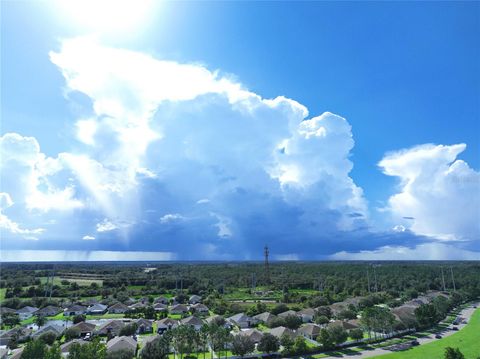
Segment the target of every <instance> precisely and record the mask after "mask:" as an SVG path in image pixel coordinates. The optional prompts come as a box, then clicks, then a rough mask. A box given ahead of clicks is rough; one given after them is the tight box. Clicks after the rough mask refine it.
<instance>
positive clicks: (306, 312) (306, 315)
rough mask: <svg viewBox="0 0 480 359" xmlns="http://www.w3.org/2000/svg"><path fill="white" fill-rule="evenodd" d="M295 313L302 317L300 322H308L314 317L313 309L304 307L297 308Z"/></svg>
mask: <svg viewBox="0 0 480 359" xmlns="http://www.w3.org/2000/svg"><path fill="white" fill-rule="evenodd" d="M297 315H298V316H299V317H300V318H302V322H304V323H310V322H313V318H314V317H315V309H313V308H305V309H302V310H299V311H298V312H297Z"/></svg>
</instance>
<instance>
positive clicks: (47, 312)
mask: <svg viewBox="0 0 480 359" xmlns="http://www.w3.org/2000/svg"><path fill="white" fill-rule="evenodd" d="M61 311H62V308H59V307H56V306H54V305H48V306H46V307H45V308H42V309H39V310H37V311H36V312H35V315H41V316H44V317H53V316H55V315H57V314H58V313H60V312H61Z"/></svg>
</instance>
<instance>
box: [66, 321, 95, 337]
mask: <svg viewBox="0 0 480 359" xmlns="http://www.w3.org/2000/svg"><path fill="white" fill-rule="evenodd" d="M95 327H96V325H95V324H92V323H87V322H80V323H77V324H74V325H72V326H71V327H70V328H69V330H75V331H77V332H78V333H79V334H80V337H82V338H83V337H85V336H86V335H87V334H89V335H92V334H93V332H94V331H95Z"/></svg>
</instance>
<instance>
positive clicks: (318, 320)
mask: <svg viewBox="0 0 480 359" xmlns="http://www.w3.org/2000/svg"><path fill="white" fill-rule="evenodd" d="M329 321H330V320H329V319H328V318H327V317H326V316H324V315H318V316H316V317H315V323H317V324H319V325H325V324H327V323H328V322H329Z"/></svg>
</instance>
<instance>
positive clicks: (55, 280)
mask: <svg viewBox="0 0 480 359" xmlns="http://www.w3.org/2000/svg"><path fill="white" fill-rule="evenodd" d="M62 280H68V281H69V282H71V283H73V282H75V283H77V284H78V285H80V286H85V287H86V286H89V285H90V284H92V283H97V284H98V286H99V287H101V286H102V285H103V280H101V279H86V278H61V277H54V278H53V284H54V285H58V286H60V285H62ZM46 281H47V277H40V282H41V283H42V284H45V283H46Z"/></svg>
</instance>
